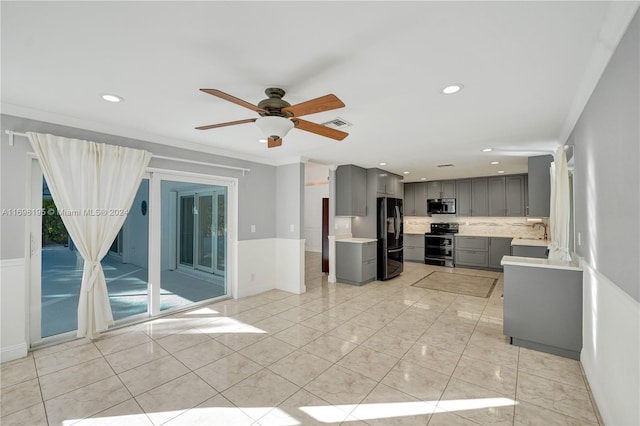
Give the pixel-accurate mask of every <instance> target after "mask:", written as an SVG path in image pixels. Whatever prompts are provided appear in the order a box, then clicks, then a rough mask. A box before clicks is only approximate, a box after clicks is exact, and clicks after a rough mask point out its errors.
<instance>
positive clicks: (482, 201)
mask: <svg viewBox="0 0 640 426" xmlns="http://www.w3.org/2000/svg"><path fill="white" fill-rule="evenodd" d="M488 215H489V187H488V181H487V178H475V179H471V216H488Z"/></svg>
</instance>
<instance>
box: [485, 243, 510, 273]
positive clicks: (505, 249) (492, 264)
mask: <svg viewBox="0 0 640 426" xmlns="http://www.w3.org/2000/svg"><path fill="white" fill-rule="evenodd" d="M511 240H512V238H502V237H490V238H489V268H493V269H500V270H502V265H501V264H500V262H501V261H502V257H503V256H510V255H511Z"/></svg>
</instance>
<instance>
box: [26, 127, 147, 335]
mask: <svg viewBox="0 0 640 426" xmlns="http://www.w3.org/2000/svg"><path fill="white" fill-rule="evenodd" d="M27 135H28V136H29V140H30V141H31V145H32V146H33V149H34V150H35V152H36V154H37V155H38V159H39V160H40V166H41V168H42V172H43V174H44V177H45V178H46V179H47V184H48V186H49V189H50V190H51V196H52V197H53V200H54V201H55V203H56V206H57V208H58V210H59V211H61V212H62V214H61V218H62V221H63V222H64V225H65V226H66V227H67V231H68V232H69V235H70V236H71V238H72V239H73V242H74V244H75V246H76V249H77V250H78V252H79V253H80V255H82V257H83V259H84V269H83V273H82V284H81V286H80V299H79V301H78V337H90V338H96V337H98V336H99V332H101V331H104V330H106V329H107V327H109V325H111V324H113V316H112V313H111V305H110V303H109V294H108V292H107V284H106V281H105V278H104V272H103V270H102V265H101V264H100V260H102V258H103V257H104V256H105V255H106V254H107V251H108V250H109V247H110V246H111V243H113V240H114V239H115V238H116V235H117V234H118V232H119V230H120V228H121V227H122V224H123V223H124V221H125V219H126V217H127V211H128V209H129V208H130V207H131V204H132V203H133V199H134V197H135V195H136V191H137V190H138V187H139V186H140V181H141V180H142V174H143V173H144V171H145V169H146V167H147V165H148V164H149V160H150V159H151V154H150V153H148V152H147V151H141V150H137V149H131V148H125V147H120V146H114V145H107V144H102V143H96V142H90V141H83V140H79V139H67V138H63V137H59V136H53V135H45V134H40V133H33V132H28V133H27Z"/></svg>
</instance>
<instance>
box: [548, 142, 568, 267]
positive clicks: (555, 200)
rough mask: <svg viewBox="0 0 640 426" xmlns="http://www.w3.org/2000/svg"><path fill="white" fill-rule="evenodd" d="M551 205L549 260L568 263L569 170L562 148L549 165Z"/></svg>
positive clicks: (557, 151)
mask: <svg viewBox="0 0 640 426" xmlns="http://www.w3.org/2000/svg"><path fill="white" fill-rule="evenodd" d="M550 201H551V204H550V212H549V228H550V233H549V234H550V236H551V246H549V259H553V260H562V261H567V262H568V261H570V260H571V256H570V255H569V224H570V214H571V208H570V200H569V168H568V167H567V157H566V155H565V153H564V148H563V147H562V146H560V147H559V148H558V149H557V150H556V152H555V153H554V154H553V163H552V164H551V200H550Z"/></svg>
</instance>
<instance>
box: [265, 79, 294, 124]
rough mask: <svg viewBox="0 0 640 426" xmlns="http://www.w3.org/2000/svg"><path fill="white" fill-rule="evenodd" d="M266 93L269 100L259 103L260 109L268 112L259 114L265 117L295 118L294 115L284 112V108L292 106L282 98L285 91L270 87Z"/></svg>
mask: <svg viewBox="0 0 640 426" xmlns="http://www.w3.org/2000/svg"><path fill="white" fill-rule="evenodd" d="M264 93H265V94H266V95H267V96H268V98H267V99H263V100H261V101H260V103H258V107H260V108H262V109H264V110H266V111H267V112H258V114H260V115H261V116H263V117H264V116H275V117H287V118H289V117H293V114H291V113H289V112H282V108H286V107H288V106H291V104H290V103H289V102H287V101H284V100H282V97H283V96H284V94H285V91H284V90H282V89H280V88H277V87H270V88H268V89H267V90H265V91H264Z"/></svg>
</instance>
